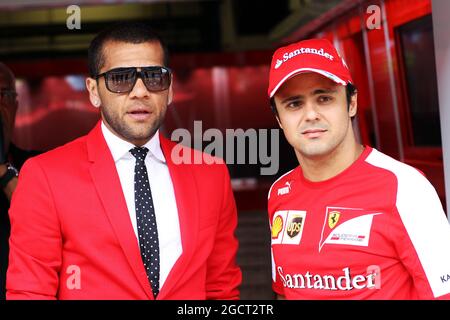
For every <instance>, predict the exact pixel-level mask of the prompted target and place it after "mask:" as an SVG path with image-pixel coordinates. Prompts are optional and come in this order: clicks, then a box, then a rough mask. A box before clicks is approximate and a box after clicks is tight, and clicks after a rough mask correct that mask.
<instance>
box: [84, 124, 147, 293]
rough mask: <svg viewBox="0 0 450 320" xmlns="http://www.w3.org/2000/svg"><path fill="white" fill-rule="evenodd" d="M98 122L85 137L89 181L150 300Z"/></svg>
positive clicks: (120, 191)
mask: <svg viewBox="0 0 450 320" xmlns="http://www.w3.org/2000/svg"><path fill="white" fill-rule="evenodd" d="M100 123H101V122H99V123H97V125H96V126H95V128H94V129H93V130H92V131H91V132H90V133H89V135H88V137H87V151H88V157H89V161H90V162H91V163H92V165H91V167H90V173H91V176H92V181H93V182H94V185H95V188H96V189H97V193H98V196H99V198H100V200H101V202H102V204H103V207H104V208H105V211H106V214H107V216H108V218H109V221H110V223H111V225H112V227H113V230H114V232H115V234H116V236H117V238H118V240H119V243H120V246H121V247H122V250H123V252H124V254H125V256H126V258H127V260H128V262H129V264H130V266H131V268H132V270H133V272H134V274H135V275H136V277H137V279H138V280H139V283H140V284H141V286H142V288H143V289H144V291H145V293H146V294H147V296H148V298H149V299H153V294H152V292H151V288H150V283H149V282H148V279H147V275H146V272H145V268H144V265H143V263H142V259H141V254H140V251H139V246H138V244H137V240H136V236H135V234H134V231H133V227H132V224H131V221H130V215H129V214H128V208H127V205H126V202H125V198H124V196H123V193H122V188H121V185H120V179H119V175H118V174H117V169H116V166H115V164H114V160H113V158H112V155H111V152H110V150H109V148H108V145H107V144H106V141H105V139H104V137H103V134H102V132H101V126H100Z"/></svg>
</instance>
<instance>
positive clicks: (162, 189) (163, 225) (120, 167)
mask: <svg viewBox="0 0 450 320" xmlns="http://www.w3.org/2000/svg"><path fill="white" fill-rule="evenodd" d="M101 127H102V133H103V136H104V137H105V140H106V143H107V145H108V147H109V150H110V151H111V154H112V157H113V159H114V162H115V164H116V169H117V172H118V174H119V178H120V184H121V185H122V191H123V195H124V197H125V201H126V203H127V207H128V213H129V214H130V219H131V224H132V225H133V230H134V233H135V235H136V241H138V238H139V237H138V231H137V224H136V211H135V203H134V166H135V164H136V158H135V157H134V156H133V155H132V154H131V153H130V152H129V150H130V149H132V148H134V147H135V145H133V144H131V143H129V142H127V141H125V140H122V139H121V138H119V137H118V136H116V135H115V134H113V133H112V132H111V130H109V129H108V128H107V127H106V125H105V124H104V123H103V121H102V125H101ZM143 147H146V148H148V150H149V152H148V153H147V156H146V157H145V165H146V166H147V172H148V180H149V182H150V189H151V191H152V198H153V205H154V208H155V215H156V225H157V227H158V240H159V256H160V278H159V287H160V288H161V287H162V286H163V284H164V282H165V281H166V279H167V275H168V274H169V272H170V270H171V269H172V267H173V266H174V264H175V262H176V261H177V260H178V258H179V257H180V255H181V252H182V250H183V249H182V244H181V233H180V223H179V219H178V209H177V203H176V200H175V192H174V189H173V184H172V179H171V177H170V173H169V168H168V167H167V163H166V158H165V157H164V154H163V152H162V150H161V145H160V142H159V132H158V131H157V132H156V133H155V135H154V136H153V137H152V138H151V139H150V140H149V141H148V142H147V143H146V144H145V145H144V146H143Z"/></svg>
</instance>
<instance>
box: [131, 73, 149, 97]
mask: <svg viewBox="0 0 450 320" xmlns="http://www.w3.org/2000/svg"><path fill="white" fill-rule="evenodd" d="M148 95H149V92H148V90H147V88H146V86H145V84H144V82H143V81H142V79H141V78H140V77H138V78H137V79H136V83H135V84H134V87H133V89H132V90H131V92H130V97H131V98H133V97H135V98H142V97H146V96H148Z"/></svg>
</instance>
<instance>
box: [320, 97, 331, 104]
mask: <svg viewBox="0 0 450 320" xmlns="http://www.w3.org/2000/svg"><path fill="white" fill-rule="evenodd" d="M318 100H319V102H321V103H326V102H330V101H331V100H333V98H332V97H329V96H320V97H319V99H318Z"/></svg>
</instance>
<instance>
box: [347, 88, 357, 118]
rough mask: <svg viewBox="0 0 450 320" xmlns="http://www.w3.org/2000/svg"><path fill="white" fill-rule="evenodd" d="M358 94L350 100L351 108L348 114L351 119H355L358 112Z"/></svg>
mask: <svg viewBox="0 0 450 320" xmlns="http://www.w3.org/2000/svg"><path fill="white" fill-rule="evenodd" d="M357 98H358V94H357V93H355V94H354V95H353V96H352V97H351V100H350V106H349V108H348V114H349V116H350V118H352V117H354V116H355V115H356V112H357V111H358V99H357Z"/></svg>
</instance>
